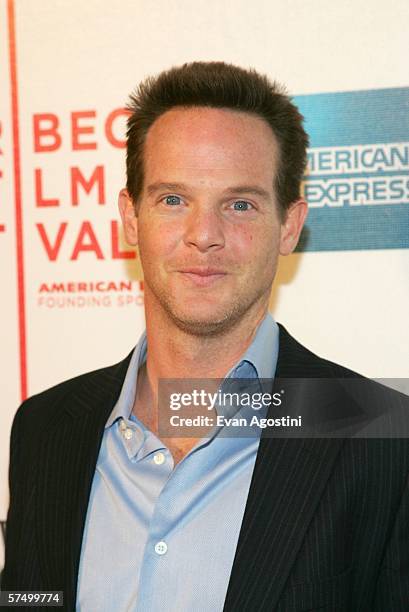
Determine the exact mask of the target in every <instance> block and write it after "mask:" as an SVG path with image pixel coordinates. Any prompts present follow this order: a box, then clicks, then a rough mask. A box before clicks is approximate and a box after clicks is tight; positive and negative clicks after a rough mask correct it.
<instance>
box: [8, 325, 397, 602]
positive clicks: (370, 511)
mask: <svg viewBox="0 0 409 612" xmlns="http://www.w3.org/2000/svg"><path fill="white" fill-rule="evenodd" d="M128 363H129V356H128V358H126V359H125V360H124V361H123V362H121V363H119V364H117V365H115V366H112V367H109V368H105V369H102V370H98V371H96V372H92V373H89V374H85V375H83V376H80V377H78V378H75V379H73V380H70V381H67V382H65V383H62V384H61V385H58V386H57V387H54V388H52V389H50V390H48V391H46V392H44V393H41V394H39V395H37V396H34V397H32V398H30V399H29V400H27V401H26V402H25V403H24V404H23V405H22V406H21V407H20V409H19V411H18V412H17V415H16V417H15V420H14V424H13V429H12V440H11V463H10V487H11V502H10V509H9V515H8V523H7V534H6V562H5V569H4V577H3V585H2V588H3V589H4V590H12V589H20V590H21V589H35V590H40V589H54V590H63V591H64V596H65V605H64V609H66V610H73V609H74V606H75V597H76V586H77V576H78V568H79V559H80V550H81V541H82V534H83V528H84V521H85V516H86V511H87V505H88V499H89V493H90V487H91V483H92V477H93V474H94V470H95V465H96V461H97V457H98V452H99V447H100V443H101V438H102V434H103V429H104V425H105V422H106V420H107V418H108V415H109V414H110V412H111V410H112V408H113V406H114V403H115V402H116V400H117V398H118V395H119V392H120V389H121V386H122V383H123V379H124V376H125V373H126V370H127V366H128ZM352 374H353V373H351V372H349V371H347V370H345V369H343V368H341V367H340V366H337V365H336V364H334V363H331V362H328V361H325V360H323V359H320V358H319V357H317V356H316V355H314V354H313V353H311V352H310V351H308V350H307V349H306V348H304V347H302V346H301V345H300V344H299V343H298V342H296V340H294V338H292V337H291V336H290V335H289V334H288V332H286V330H285V329H284V328H283V327H282V326H280V348H279V357H278V364H277V373H276V376H277V377H283V378H284V377H316V378H320V377H345V376H351V375H352ZM408 472H409V448H408V441H407V440H405V439H397V440H387V439H384V440H382V439H370V440H368V439H308V440H307V439H304V440H302V439H267V438H262V440H261V442H260V447H259V451H258V455H257V460H256V465H255V469H254V473H253V478H252V482H251V486H250V491H249V495H248V500H247V505H246V509H245V514H244V518H243V522H242V526H241V531H240V537H239V541H238V545H237V550H236V555H235V559H234V564H233V569H232V572H231V577H230V582H229V586H228V590H227V596H226V601H225V607H224V610H225V611H229V612H230V611H231V612H233V611H234V612H242V611H249V612H250V611H251V612H253V611H265V612H267V611H268V612H271V611H273V610H274V611H276V612H301V611H304V612H306V611H307V610H309V611H313V610H319V611H320V612H323V611H328V612H329V611H331V612H335V611H341V610H342V611H347V612H351V611H352V612H364V611H365V612H400V611H402V612H403V611H409V489H408ZM89 612H98V611H94V610H90V611H89ZM113 612H116V611H113ZM118 612H120V611H118ZM147 612H148V611H147ZM158 612H159V611H158ZM192 612H194V611H192ZM212 612H213V611H212Z"/></svg>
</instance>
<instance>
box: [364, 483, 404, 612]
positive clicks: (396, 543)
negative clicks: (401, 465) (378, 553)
mask: <svg viewBox="0 0 409 612" xmlns="http://www.w3.org/2000/svg"><path fill="white" fill-rule="evenodd" d="M372 609H373V610H374V612H407V611H408V610H409V474H408V475H407V479H406V486H405V489H404V492H403V495H402V499H401V503H400V505H399V508H398V512H397V514H396V521H395V524H394V527H393V530H392V533H391V538H390V540H389V542H388V545H387V548H386V551H385V556H384V560H383V563H382V566H381V569H380V573H379V579H378V583H377V589H376V595H375V601H374V605H373V608H372Z"/></svg>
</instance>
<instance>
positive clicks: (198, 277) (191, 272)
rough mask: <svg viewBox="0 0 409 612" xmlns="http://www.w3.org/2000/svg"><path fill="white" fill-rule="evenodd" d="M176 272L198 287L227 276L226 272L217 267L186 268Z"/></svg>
mask: <svg viewBox="0 0 409 612" xmlns="http://www.w3.org/2000/svg"><path fill="white" fill-rule="evenodd" d="M178 272H179V274H181V276H182V278H184V279H186V280H187V281H188V282H191V283H193V284H195V285H197V286H199V287H207V286H209V285H212V284H213V283H214V282H216V281H218V280H220V279H222V278H224V277H225V276H227V272H224V271H223V270H220V269H218V268H186V269H183V270H178Z"/></svg>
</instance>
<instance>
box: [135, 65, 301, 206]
mask: <svg viewBox="0 0 409 612" xmlns="http://www.w3.org/2000/svg"><path fill="white" fill-rule="evenodd" d="M206 106H207V107H210V108H224V109H231V110H235V111H242V112H245V113H251V114H253V115H257V116H258V117H261V118H262V119H264V120H265V121H266V122H267V123H268V125H269V126H270V127H271V129H272V131H273V133H274V135H275V137H276V138H277V141H278V144H279V150H280V157H279V164H278V171H277V176H276V182H275V190H276V195H277V199H278V203H279V206H280V210H281V213H282V215H283V216H284V213H285V211H286V210H287V208H288V207H289V205H290V204H291V203H292V202H294V201H295V200H297V199H298V198H299V197H300V186H301V180H302V177H303V174H304V170H305V165H306V156H307V146H308V136H307V134H306V133H305V131H304V128H303V116H302V115H301V113H300V112H299V110H298V108H297V107H296V106H295V105H294V104H293V102H292V101H291V99H290V97H289V96H288V95H287V94H286V92H285V89H284V88H283V87H282V86H281V85H279V84H278V83H276V82H272V81H270V80H269V79H268V77H267V76H265V75H261V74H259V73H258V72H256V71H255V70H253V69H250V70H245V69H244V68H239V67H238V66H234V65H232V64H226V63H224V62H192V63H189V64H183V66H178V67H175V68H171V69H170V70H166V71H164V72H161V73H160V74H159V75H158V76H156V77H148V78H147V79H146V80H144V81H143V82H142V83H141V84H140V85H139V86H138V87H137V89H136V90H135V92H134V93H133V94H132V95H131V96H130V102H129V104H128V106H127V109H128V110H129V111H130V116H129V119H128V131H127V137H128V140H127V156H126V170H127V184H126V186H127V190H128V193H129V195H130V197H131V198H132V200H133V201H134V202H135V203H136V201H137V200H138V198H139V196H140V194H141V192H142V188H143V176H144V174H143V148H144V143H145V139H146V135H147V133H148V130H149V128H150V127H151V125H152V124H153V123H154V121H155V120H156V119H158V117H160V116H161V115H163V114H164V113H165V112H166V111H168V110H170V109H172V108H175V107H187V108H189V107H206Z"/></svg>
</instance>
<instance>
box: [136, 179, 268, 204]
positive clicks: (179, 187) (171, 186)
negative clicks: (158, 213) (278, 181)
mask: <svg viewBox="0 0 409 612" xmlns="http://www.w3.org/2000/svg"><path fill="white" fill-rule="evenodd" d="M162 189H164V190H166V191H189V188H188V187H187V186H186V185H184V184H183V183H165V182H162V181H157V182H156V183H152V184H151V185H148V186H147V188H146V191H147V194H148V195H153V194H154V193H156V192H157V191H160V190H162ZM224 193H225V194H226V195H244V194H250V195H257V196H260V197H261V198H263V199H265V200H269V199H270V198H271V194H270V193H269V192H268V191H266V190H265V189H262V188H261V187H258V186H257V185H235V186H234V187H228V188H227V189H225V190H224Z"/></svg>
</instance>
